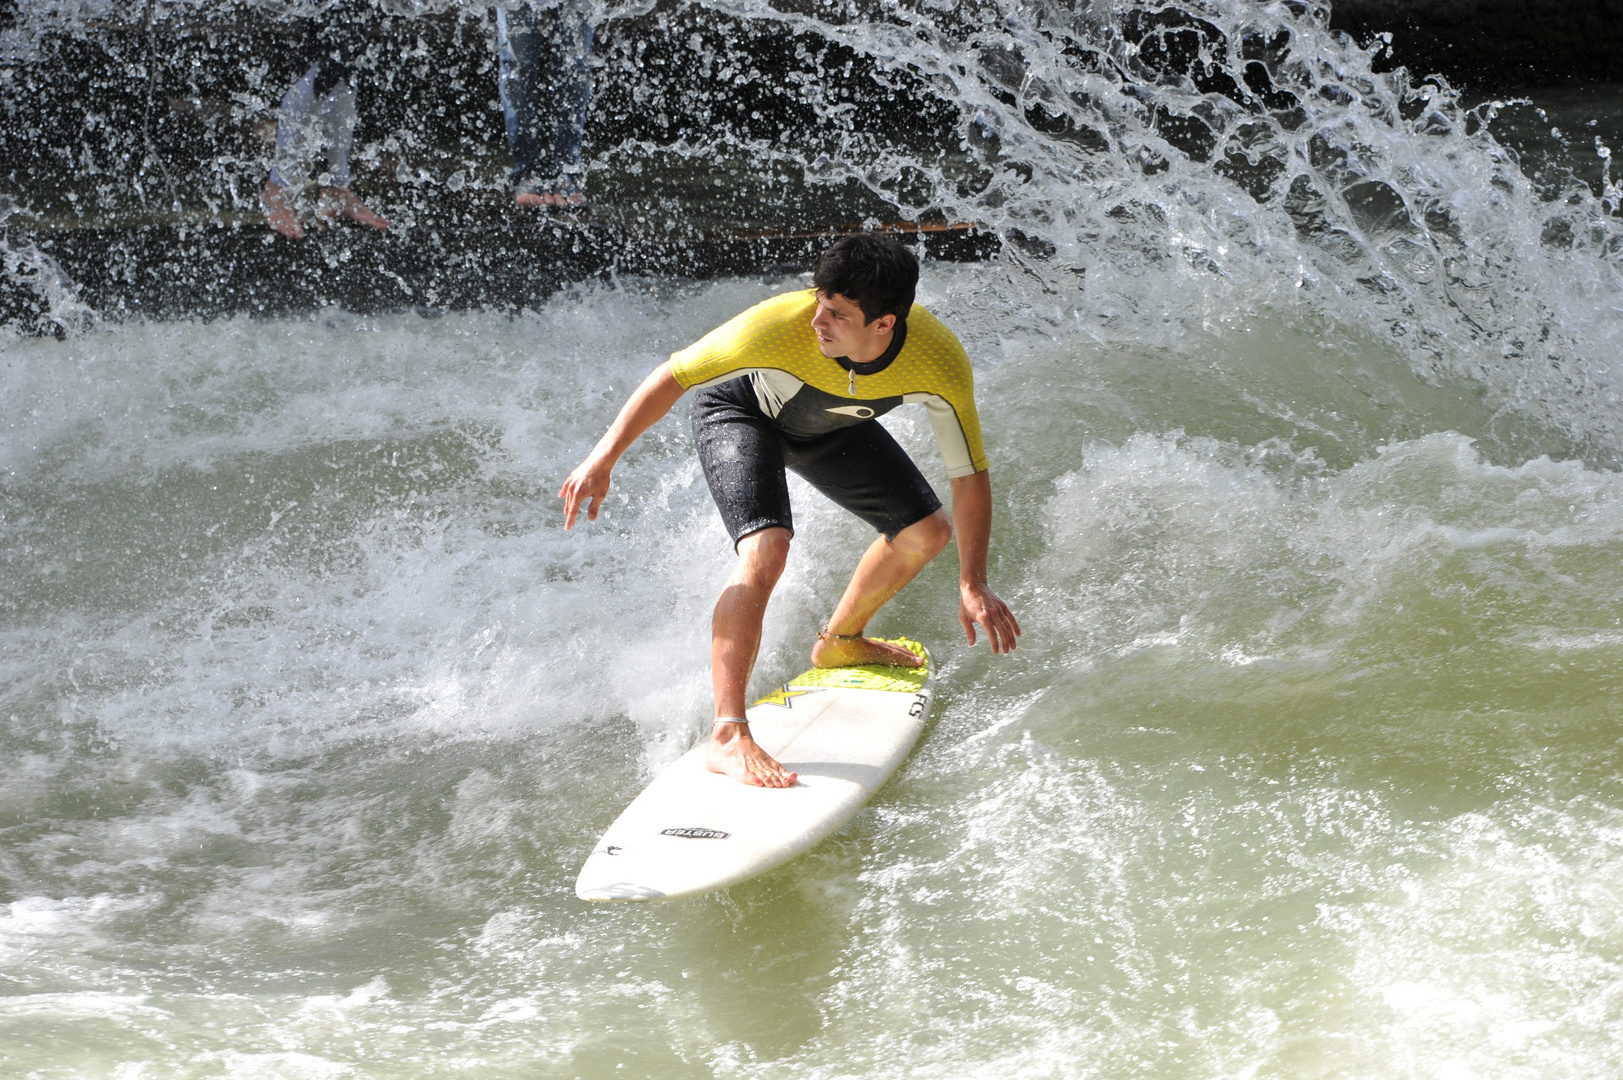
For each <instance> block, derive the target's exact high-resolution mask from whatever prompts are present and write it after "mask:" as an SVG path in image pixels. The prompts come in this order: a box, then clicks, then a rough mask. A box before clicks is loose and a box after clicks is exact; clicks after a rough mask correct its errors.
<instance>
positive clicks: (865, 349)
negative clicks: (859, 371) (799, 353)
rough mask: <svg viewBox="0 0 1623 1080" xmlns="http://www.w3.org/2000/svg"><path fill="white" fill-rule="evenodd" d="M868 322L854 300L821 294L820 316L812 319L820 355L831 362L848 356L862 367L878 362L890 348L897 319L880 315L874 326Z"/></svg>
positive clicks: (837, 295) (818, 295)
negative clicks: (870, 362)
mask: <svg viewBox="0 0 1623 1080" xmlns="http://www.w3.org/2000/svg"><path fill="white" fill-rule="evenodd" d="M866 319H867V316H865V315H863V314H862V308H861V307H860V306H859V305H858V304H857V303H856V302H855V301H854V300H847V299H846V298H845V297H843V296H841V295H839V294H838V293H835V294H833V295H830V294H828V293H825V292H821V291H820V292H818V294H817V313H816V314H815V315H813V316H812V329H813V330H815V331H816V332H817V349H818V351H819V352H821V353H822V354H823V355H824V356H827V357H830V358H833V357H836V356H848V357H850V358H851V359H852V360H855V361H856V362H857V363H859V364H865V363H867V362H868V361H870V360H877V359H878V358H879V356H880V355H881V354H882V353H883V352H884V351H885V350H886V349H887V348H889V347H890V332H891V330H892V329H894V328H895V326H896V316H894V315H881V316H879V318H877V319H875V320H874V321H873V322H866V321H865V320H866Z"/></svg>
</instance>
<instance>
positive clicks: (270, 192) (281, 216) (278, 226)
mask: <svg viewBox="0 0 1623 1080" xmlns="http://www.w3.org/2000/svg"><path fill="white" fill-rule="evenodd" d="M259 205H261V206H263V207H264V208H265V224H267V225H269V226H270V227H271V228H272V229H275V230H276V231H277V232H279V233H281V234H282V235H283V236H285V237H287V238H288V239H289V240H302V239H304V226H302V225H300V224H299V215H297V214H295V213H294V212H293V205H292V203H290V202H288V198H287V189H286V188H285V187H283V186H282V185H281V184H266V185H265V190H264V191H261V192H260V193H259Z"/></svg>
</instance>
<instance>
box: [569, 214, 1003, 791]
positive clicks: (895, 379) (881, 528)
mask: <svg viewBox="0 0 1623 1080" xmlns="http://www.w3.org/2000/svg"><path fill="white" fill-rule="evenodd" d="M918 276H919V264H918V260H917V259H915V258H914V257H913V254H912V252H910V251H908V250H907V249H906V248H904V247H903V246H902V245H901V244H899V243H897V242H896V241H895V240H894V239H891V238H890V237H886V236H879V235H875V234H872V233H869V234H864V235H860V236H853V237H847V238H845V239H843V240H840V241H839V242H837V243H836V244H834V245H833V246H832V247H830V248H829V249H828V250H827V251H825V252H823V254H822V256H821V257H819V258H818V260H817V267H816V270H815V271H814V272H813V274H812V284H813V286H814V287H813V288H811V289H807V290H804V291H796V292H790V293H784V294H783V295H781V296H777V297H774V298H773V299H771V300H767V301H765V302H763V303H760V304H757V305H756V306H755V307H753V308H750V309H749V310H748V311H746V312H744V313H743V314H742V315H739V316H737V317H736V318H734V319H732V320H731V321H730V322H727V323H725V324H724V325H722V326H720V327H718V328H717V329H715V330H712V331H711V332H710V333H709V334H706V335H705V336H704V337H703V338H701V339H700V340H699V341H698V342H697V343H695V344H693V345H690V346H688V347H687V348H686V349H683V350H681V351H679V352H677V353H674V354H672V356H671V358H670V359H669V360H667V361H665V362H664V363H662V364H660V365H659V366H658V367H656V368H655V369H654V370H653V372H652V373H650V374H649V376H648V377H647V378H646V379H644V380H643V382H642V385H640V386H639V387H638V388H637V389H636V390H635V391H634V392H633V393H632V395H631V397H630V399H629V400H628V401H627V402H626V404H625V406H624V407H623V408H622V409H621V410H620V415H619V416H618V417H616V418H615V421H614V423H613V424H612V425H610V427H609V430H608V431H607V432H606V433H605V434H604V436H603V437H602V439H600V440H599V441H598V443H597V446H596V447H594V448H593V450H592V452H591V453H590V454H589V455H587V457H586V460H585V461H583V462H581V464H580V465H579V466H577V467H576V468H575V471H574V472H572V473H570V474H569V478H568V479H567V480H565V481H564V485H563V488H562V489H561V490H560V491H559V492H558V495H559V497H560V498H561V499H563V500H564V528H566V529H568V528H572V527H573V526H574V524H575V517H576V514H577V513H578V512H579V510H580V509H581V507H582V505H585V507H586V516H587V518H588V519H589V520H594V521H595V520H596V519H597V512H598V507H599V506H600V505H601V504H602V502H603V498H604V496H605V495H606V494H607V493H608V490H609V474H610V471H611V470H612V469H613V468H614V464H615V462H616V461H618V460H619V458H620V455H621V454H623V453H625V451H626V450H627V448H629V447H630V446H631V444H632V443H633V442H635V441H636V439H637V437H638V436H639V435H641V434H642V433H643V432H644V431H646V430H648V428H649V427H651V426H653V424H654V423H655V422H656V421H658V420H659V419H660V418H661V417H662V416H664V415H665V414H666V413H667V412H669V411H670V408H671V406H672V405H674V404H676V401H677V399H678V398H680V397H681V396H682V395H683V394H684V393H685V392H686V391H688V390H696V391H698V393H697V394H696V395H695V399H694V402H693V436H694V441H695V443H697V445H698V450H699V461H700V463H701V464H702V465H703V466H704V474H705V479H706V480H707V481H708V482H709V484H710V492H711V494H712V495H713V496H714V498H715V501H716V506H717V508H718V509H719V510H720V511H721V516H722V520H723V521H724V522H725V524H726V526H727V531H728V533H729V534H731V536H732V539H733V546H734V550H735V551H736V552H737V554H738V563H737V567H736V569H735V570H734V572H733V575H732V577H731V578H730V579H729V580H728V582H727V585H726V587H725V588H724V589H723V590H722V593H721V597H720V599H719V600H717V601H716V607H715V613H714V616H713V618H712V621H711V646H710V664H711V683H712V687H713V689H714V692H715V704H716V713H715V717H716V718H715V722H714V724H713V726H712V728H711V735H710V746H709V750H708V753H707V757H706V765H707V767H709V768H710V769H711V770H712V771H713V772H719V773H724V774H726V775H727V776H731V777H733V778H734V779H736V780H739V781H741V782H743V783H746V784H755V785H759V786H762V787H788V786H790V785H792V784H793V783H794V782H795V774H794V773H792V772H789V771H788V770H786V769H784V768H783V766H781V765H780V764H779V763H778V762H777V761H775V760H774V759H773V758H772V757H771V756H770V755H769V754H767V753H766V751H764V750H762V749H761V748H760V746H758V745H757V744H756V743H755V740H754V739H753V738H751V736H750V731H749V721H748V720H747V719H745V713H744V705H745V693H746V691H747V688H748V683H749V677H750V672H751V670H752V669H753V668H754V666H755V655H756V652H757V650H758V649H759V647H760V643H761V623H762V619H763V618H764V616H765V614H766V605H767V600H768V599H769V598H770V597H771V595H772V589H773V587H774V586H775V585H776V584H777V582H778V578H779V577H780V576H781V575H782V573H783V569H784V565H785V563H786V562H787V560H788V557H789V544H790V540H791V538H792V537H793V535H794V519H793V516H792V515H791V513H790V506H789V489H788V485H787V480H786V478H785V474H784V470H785V468H788V469H792V470H794V471H795V472H796V473H797V474H799V475H800V476H801V477H803V478H804V479H805V480H807V481H808V482H809V483H810V484H811V485H812V486H813V487H815V488H817V490H819V491H821V492H822V493H823V494H824V495H826V496H828V497H829V498H830V499H832V500H834V502H835V503H837V504H839V505H840V506H843V507H845V508H846V509H847V510H850V511H851V512H852V513H854V514H856V515H857V516H858V517H860V518H862V519H863V520H864V521H866V522H868V523H869V524H870V525H872V526H873V527H874V528H875V529H876V530H877V531H878V532H879V534H880V535H879V536H878V537H877V538H876V539H875V540H874V541H873V543H872V544H871V545H870V546H869V547H868V550H867V551H866V552H865V553H864V554H863V556H862V558H861V560H860V561H859V562H858V563H857V568H856V572H855V573H854V574H853V575H852V577H851V581H850V584H848V585H847V586H846V589H845V593H844V595H842V596H841V597H840V601H839V603H838V604H836V605H835V607H834V611H833V613H832V614H831V615H830V616H829V619H828V622H827V623H825V624H824V625H823V629H822V630H821V631H820V632H819V633H818V637H817V644H816V645H815V646H814V647H813V648H812V663H813V664H814V665H816V666H818V667H844V666H848V665H853V664H891V665H901V666H909V667H912V666H917V665H918V664H919V663H920V660H919V658H918V657H917V656H915V655H913V654H912V653H911V652H909V651H907V650H906V649H903V648H901V647H899V646H896V645H891V644H888V643H887V642H883V641H876V640H874V639H872V638H869V637H866V636H865V635H864V633H863V631H864V629H865V628H866V627H867V625H868V621H869V620H870V619H871V618H873V616H874V614H875V613H877V612H878V611H879V609H880V608H881V607H883V606H884V605H885V603H886V602H887V601H889V600H890V598H891V597H893V596H895V595H896V594H897V593H898V592H900V591H901V589H902V587H903V586H905V585H906V584H907V583H908V582H909V581H912V580H913V578H914V577H916V576H917V575H918V573H919V571H921V570H923V569H924V567H925V566H926V565H927V564H928V563H929V562H930V560H931V559H934V558H935V557H936V556H937V555H939V554H940V553H941V551H942V550H943V549H944V548H945V547H946V546H947V542H948V541H949V540H950V539H951V538H952V535H953V531H954V525H956V527H957V534H958V594H959V603H958V621H959V622H960V623H962V624H963V627H964V633H965V635H966V637H967V639H968V641H969V644H971V645H973V644H975V627H976V625H977V624H978V625H979V626H980V627H981V628H982V629H983V630H984V631H985V633H986V637H987V640H988V642H989V643H990V645H991V647H992V651H993V652H998V653H1005V652H1009V651H1011V650H1013V649H1014V646H1015V639H1016V638H1017V637H1018V636H1019V634H1020V625H1019V623H1018V622H1016V621H1015V617H1014V614H1013V613H1012V612H1011V611H1010V610H1009V607H1008V605H1007V604H1005V603H1004V602H1003V601H1002V600H1001V599H999V598H998V596H997V594H995V593H994V592H993V591H992V590H991V588H990V587H989V586H988V585H987V579H986V554H987V548H988V545H989V543H990V539H991V531H992V485H991V480H990V478H989V475H988V472H987V468H988V465H987V459H986V452H985V450H984V448H983V447H982V445H981V431H980V420H979V417H978V415H977V413H976V411H975V398H974V387H973V381H972V375H971V372H970V366H969V357H968V355H967V354H966V353H965V352H964V348H963V346H962V345H961V344H960V343H959V341H958V339H957V337H956V336H954V335H953V333H952V331H951V330H948V329H947V328H946V326H945V325H943V324H942V323H941V321H940V320H939V319H937V318H936V317H935V316H934V315H932V314H931V313H930V312H928V311H926V310H925V309H924V308H923V307H921V306H919V305H917V304H915V303H914V302H913V294H914V289H915V287H916V285H917V283H918ZM907 402H917V403H921V404H923V405H924V407H925V409H926V410H927V411H928V413H929V416H930V423H931V426H932V428H933V429H934V432H935V437H936V444H937V446H938V448H939V449H940V451H941V456H942V459H943V460H944V462H945V463H946V466H947V475H948V476H949V477H950V478H951V482H952V504H953V511H952V518H951V520H949V519H948V516H947V514H946V512H945V511H943V510H942V507H941V500H940V499H939V498H937V497H936V494H935V492H934V491H933V490H932V489H931V487H930V484H929V482H928V481H927V480H925V478H924V476H923V474H922V473H920V472H919V470H918V466H916V465H915V464H914V463H913V461H912V459H911V458H909V457H908V455H907V452H906V451H905V450H903V449H902V448H901V446H900V445H898V444H897V442H896V440H895V439H893V438H892V437H891V435H890V433H889V432H888V431H886V430H885V428H884V427H883V426H882V425H881V424H880V423H879V421H878V419H877V417H879V416H880V415H882V414H884V413H886V412H889V411H890V410H892V409H894V408H896V407H897V406H899V405H902V404H904V403H907Z"/></svg>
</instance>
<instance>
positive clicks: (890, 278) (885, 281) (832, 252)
mask: <svg viewBox="0 0 1623 1080" xmlns="http://www.w3.org/2000/svg"><path fill="white" fill-rule="evenodd" d="M812 284H813V285H815V286H817V291H818V292H820V293H822V294H823V295H825V296H843V297H845V298H846V299H847V300H850V301H851V302H853V303H855V304H856V305H857V306H858V307H860V308H861V309H862V314H863V315H864V316H865V318H866V320H867V321H868V322H873V321H874V320H875V319H877V318H879V317H880V316H881V315H894V316H896V317H897V318H898V319H905V318H907V313H908V311H909V310H911V309H912V307H913V293H914V291H915V290H916V289H917V288H918V284H919V260H918V259H917V258H916V257H915V256H914V255H913V253H912V252H911V251H909V250H907V249H906V248H905V247H903V246H902V245H901V244H899V243H897V242H896V240H895V238H894V237H890V236H881V235H880V234H878V233H858V234H857V235H856V236H847V237H843V238H842V239H840V240H837V241H835V243H834V246H833V247H831V248H829V249H828V250H827V251H824V252H823V253H822V254H821V255H819V256H818V257H817V268H816V269H815V270H813V271H812Z"/></svg>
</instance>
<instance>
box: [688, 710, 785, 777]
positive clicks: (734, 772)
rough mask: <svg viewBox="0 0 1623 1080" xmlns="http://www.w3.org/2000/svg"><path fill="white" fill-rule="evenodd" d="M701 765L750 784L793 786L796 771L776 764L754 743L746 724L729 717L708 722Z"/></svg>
mask: <svg viewBox="0 0 1623 1080" xmlns="http://www.w3.org/2000/svg"><path fill="white" fill-rule="evenodd" d="M704 767H705V768H707V769H709V770H710V771H711V772H713V773H720V774H721V775H723V776H730V777H732V778H733V779H734V780H737V781H738V782H739V783H741V784H749V785H751V786H753V787H768V788H786V787H793V786H794V784H795V778H796V776H797V775H798V774H796V773H792V772H790V771H789V770H788V769H785V768H784V767H783V766H782V765H779V764H778V763H777V762H776V761H774V760H773V759H772V756H771V755H770V754H768V753H767V752H766V751H765V750H762V749H761V748H760V747H759V746H757V745H756V743H755V740H754V739H753V738H752V737H751V736H750V729H749V725H748V724H740V723H737V722H734V721H728V720H717V721H716V722H715V724H714V725H712V726H711V728H710V746H709V748H708V749H706V751H705V754H704Z"/></svg>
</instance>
